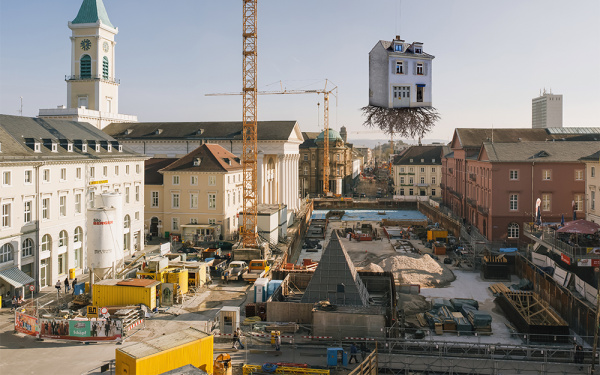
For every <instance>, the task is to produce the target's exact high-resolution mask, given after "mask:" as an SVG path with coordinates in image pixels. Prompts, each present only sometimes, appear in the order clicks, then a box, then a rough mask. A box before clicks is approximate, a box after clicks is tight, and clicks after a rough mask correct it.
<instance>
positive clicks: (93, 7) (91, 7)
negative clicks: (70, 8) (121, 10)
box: [71, 0, 114, 28]
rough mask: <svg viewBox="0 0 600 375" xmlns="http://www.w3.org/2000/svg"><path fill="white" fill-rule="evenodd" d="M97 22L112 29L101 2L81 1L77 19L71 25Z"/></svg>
mask: <svg viewBox="0 0 600 375" xmlns="http://www.w3.org/2000/svg"><path fill="white" fill-rule="evenodd" d="M97 21H100V22H102V23H103V24H105V25H107V26H110V27H112V28H114V26H113V24H112V23H110V20H109V19H108V13H106V8H104V3H103V2H102V0H83V4H81V8H79V13H77V17H75V19H74V20H73V21H72V22H71V23H74V24H78V23H96V22H97Z"/></svg>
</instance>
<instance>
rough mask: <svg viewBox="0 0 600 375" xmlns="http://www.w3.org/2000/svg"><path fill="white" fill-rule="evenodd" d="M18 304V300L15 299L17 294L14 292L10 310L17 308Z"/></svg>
mask: <svg viewBox="0 0 600 375" xmlns="http://www.w3.org/2000/svg"><path fill="white" fill-rule="evenodd" d="M18 305H19V300H18V299H17V295H16V294H15V295H14V296H13V298H12V308H11V309H10V311H13V310H15V311H16V310H17V306H18Z"/></svg>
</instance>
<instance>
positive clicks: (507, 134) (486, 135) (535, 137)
mask: <svg viewBox="0 0 600 375" xmlns="http://www.w3.org/2000/svg"><path fill="white" fill-rule="evenodd" d="M553 130H554V129H553ZM454 135H455V137H457V138H458V141H459V142H460V146H461V147H462V148H480V147H481V144H482V143H483V142H492V141H493V142H494V143H506V142H509V143H510V142H542V141H551V140H553V139H563V138H564V139H566V140H578V141H583V140H594V139H595V138H598V134H595V133H586V134H581V133H577V132H572V131H569V132H567V131H565V132H563V133H561V132H557V131H556V130H554V131H553V132H552V133H550V132H549V131H548V129H531V128H514V129H506V128H502V129H485V128H457V129H456V130H455V131H454Z"/></svg>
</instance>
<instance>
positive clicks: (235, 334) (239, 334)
mask: <svg viewBox="0 0 600 375" xmlns="http://www.w3.org/2000/svg"><path fill="white" fill-rule="evenodd" d="M241 337H242V330H241V329H240V328H239V327H238V328H237V329H236V330H235V331H234V332H233V346H232V347H231V348H232V349H237V344H240V349H244V344H242V341H241V340H240V338H241Z"/></svg>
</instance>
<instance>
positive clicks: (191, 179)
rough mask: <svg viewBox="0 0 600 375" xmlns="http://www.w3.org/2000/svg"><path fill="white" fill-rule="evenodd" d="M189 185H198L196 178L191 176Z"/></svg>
mask: <svg viewBox="0 0 600 375" xmlns="http://www.w3.org/2000/svg"><path fill="white" fill-rule="evenodd" d="M190 185H194V186H196V185H198V176H191V177H190Z"/></svg>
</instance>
